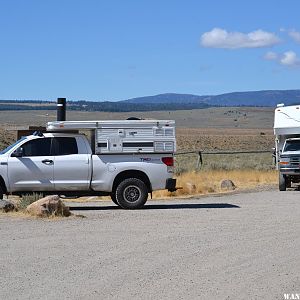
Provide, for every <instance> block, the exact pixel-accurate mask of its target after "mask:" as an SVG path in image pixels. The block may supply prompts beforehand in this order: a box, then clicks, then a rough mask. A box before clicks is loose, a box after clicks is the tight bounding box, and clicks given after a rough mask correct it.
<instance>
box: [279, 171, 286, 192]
mask: <svg viewBox="0 0 300 300" xmlns="http://www.w3.org/2000/svg"><path fill="white" fill-rule="evenodd" d="M286 186H287V180H286V177H285V176H284V175H283V174H281V173H279V191H286Z"/></svg>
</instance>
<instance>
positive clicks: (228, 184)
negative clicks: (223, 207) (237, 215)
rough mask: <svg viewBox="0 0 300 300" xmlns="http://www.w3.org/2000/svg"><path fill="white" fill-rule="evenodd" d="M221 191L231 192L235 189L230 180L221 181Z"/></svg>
mask: <svg viewBox="0 0 300 300" xmlns="http://www.w3.org/2000/svg"><path fill="white" fill-rule="evenodd" d="M221 189H222V190H228V191H233V190H235V189H236V186H235V184H234V183H233V181H232V180H230V179H225V180H222V181H221Z"/></svg>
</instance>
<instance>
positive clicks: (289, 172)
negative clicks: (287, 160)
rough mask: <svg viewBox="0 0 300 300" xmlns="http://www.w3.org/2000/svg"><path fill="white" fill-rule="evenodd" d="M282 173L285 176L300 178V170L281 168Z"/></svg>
mask: <svg viewBox="0 0 300 300" xmlns="http://www.w3.org/2000/svg"><path fill="white" fill-rule="evenodd" d="M279 171H280V173H281V174H284V175H299V176H300V168H280V170H279Z"/></svg>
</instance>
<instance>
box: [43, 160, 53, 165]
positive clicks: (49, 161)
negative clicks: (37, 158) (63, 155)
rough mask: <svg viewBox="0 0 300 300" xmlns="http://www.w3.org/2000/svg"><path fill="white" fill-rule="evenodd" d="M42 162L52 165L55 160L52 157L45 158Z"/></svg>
mask: <svg viewBox="0 0 300 300" xmlns="http://www.w3.org/2000/svg"><path fill="white" fill-rule="evenodd" d="M42 163H43V164H45V165H52V164H53V160H52V159H44V160H42Z"/></svg>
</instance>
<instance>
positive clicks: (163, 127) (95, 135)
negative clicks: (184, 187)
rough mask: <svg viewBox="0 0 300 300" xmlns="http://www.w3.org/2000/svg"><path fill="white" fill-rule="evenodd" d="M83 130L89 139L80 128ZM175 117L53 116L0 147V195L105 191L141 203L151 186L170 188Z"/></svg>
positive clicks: (129, 205) (125, 202)
mask: <svg viewBox="0 0 300 300" xmlns="http://www.w3.org/2000/svg"><path fill="white" fill-rule="evenodd" d="M83 130H84V131H89V133H90V134H89V135H90V137H91V138H90V140H88V138H87V137H86V135H85V134H83V133H79V132H80V131H81V132H82V131H83ZM175 151H176V140H175V122H174V121H168V120H167V121H162V120H121V121H55V122H49V123H48V125H47V132H44V133H42V132H35V133H34V134H33V135H30V136H26V137H22V138H21V139H20V140H18V141H17V142H16V143H15V144H13V145H11V146H9V147H8V148H6V149H5V150H3V151H2V152H1V153H0V198H2V197H1V196H3V194H15V195H22V194H24V193H29V192H39V193H43V194H59V195H65V196H88V195H96V196H102V195H110V196H111V199H112V201H113V202H114V203H116V204H117V205H119V206H120V207H122V208H124V209H137V208H141V207H142V206H143V205H144V204H145V203H146V201H147V198H148V194H149V193H152V191H155V190H161V189H167V190H169V191H175V190H176V180H175V179H173V174H174V153H175Z"/></svg>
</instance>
